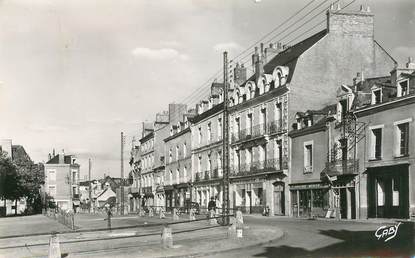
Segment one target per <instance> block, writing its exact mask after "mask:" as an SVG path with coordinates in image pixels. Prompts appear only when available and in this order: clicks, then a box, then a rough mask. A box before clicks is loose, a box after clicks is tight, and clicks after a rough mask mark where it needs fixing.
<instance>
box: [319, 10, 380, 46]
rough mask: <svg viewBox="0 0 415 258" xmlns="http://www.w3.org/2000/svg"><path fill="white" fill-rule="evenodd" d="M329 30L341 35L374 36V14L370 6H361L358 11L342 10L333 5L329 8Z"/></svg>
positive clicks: (331, 32)
mask: <svg viewBox="0 0 415 258" xmlns="http://www.w3.org/2000/svg"><path fill="white" fill-rule="evenodd" d="M327 30H328V32H329V33H330V34H336V35H341V36H361V37H370V38H373V37H374V15H373V14H372V13H371V12H370V8H369V6H366V7H364V6H361V8H360V11H358V12H342V11H341V10H340V6H339V5H338V6H337V8H336V7H334V6H333V5H332V6H331V7H330V9H329V10H327Z"/></svg>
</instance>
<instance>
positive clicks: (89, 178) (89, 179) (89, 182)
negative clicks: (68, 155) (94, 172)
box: [88, 159, 92, 213]
mask: <svg viewBox="0 0 415 258" xmlns="http://www.w3.org/2000/svg"><path fill="white" fill-rule="evenodd" d="M88 185H89V187H88V192H89V213H91V209H92V192H91V191H92V189H91V187H92V184H91V159H88Z"/></svg>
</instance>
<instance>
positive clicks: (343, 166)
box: [326, 159, 359, 176]
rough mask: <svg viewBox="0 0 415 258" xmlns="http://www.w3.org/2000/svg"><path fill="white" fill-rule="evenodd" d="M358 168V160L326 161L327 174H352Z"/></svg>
mask: <svg viewBox="0 0 415 258" xmlns="http://www.w3.org/2000/svg"><path fill="white" fill-rule="evenodd" d="M358 170H359V160H358V159H357V160H353V159H347V160H335V161H332V162H327V163H326V173H327V175H328V176H342V175H353V174H355V173H357V171H358Z"/></svg>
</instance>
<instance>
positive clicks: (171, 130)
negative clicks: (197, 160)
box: [170, 127, 174, 136]
mask: <svg viewBox="0 0 415 258" xmlns="http://www.w3.org/2000/svg"><path fill="white" fill-rule="evenodd" d="M173 133H174V131H173V127H171V128H170V136H172V135H173Z"/></svg>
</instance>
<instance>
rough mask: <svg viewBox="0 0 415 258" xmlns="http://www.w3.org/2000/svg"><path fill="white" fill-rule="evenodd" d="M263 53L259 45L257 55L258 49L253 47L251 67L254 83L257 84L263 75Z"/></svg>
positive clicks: (262, 47) (262, 46) (262, 48)
mask: <svg viewBox="0 0 415 258" xmlns="http://www.w3.org/2000/svg"><path fill="white" fill-rule="evenodd" d="M263 51H264V45H263V44H261V53H258V47H255V52H254V54H253V55H252V65H253V66H254V72H255V82H257V81H258V80H259V78H261V76H262V74H263V73H264V59H263Z"/></svg>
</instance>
